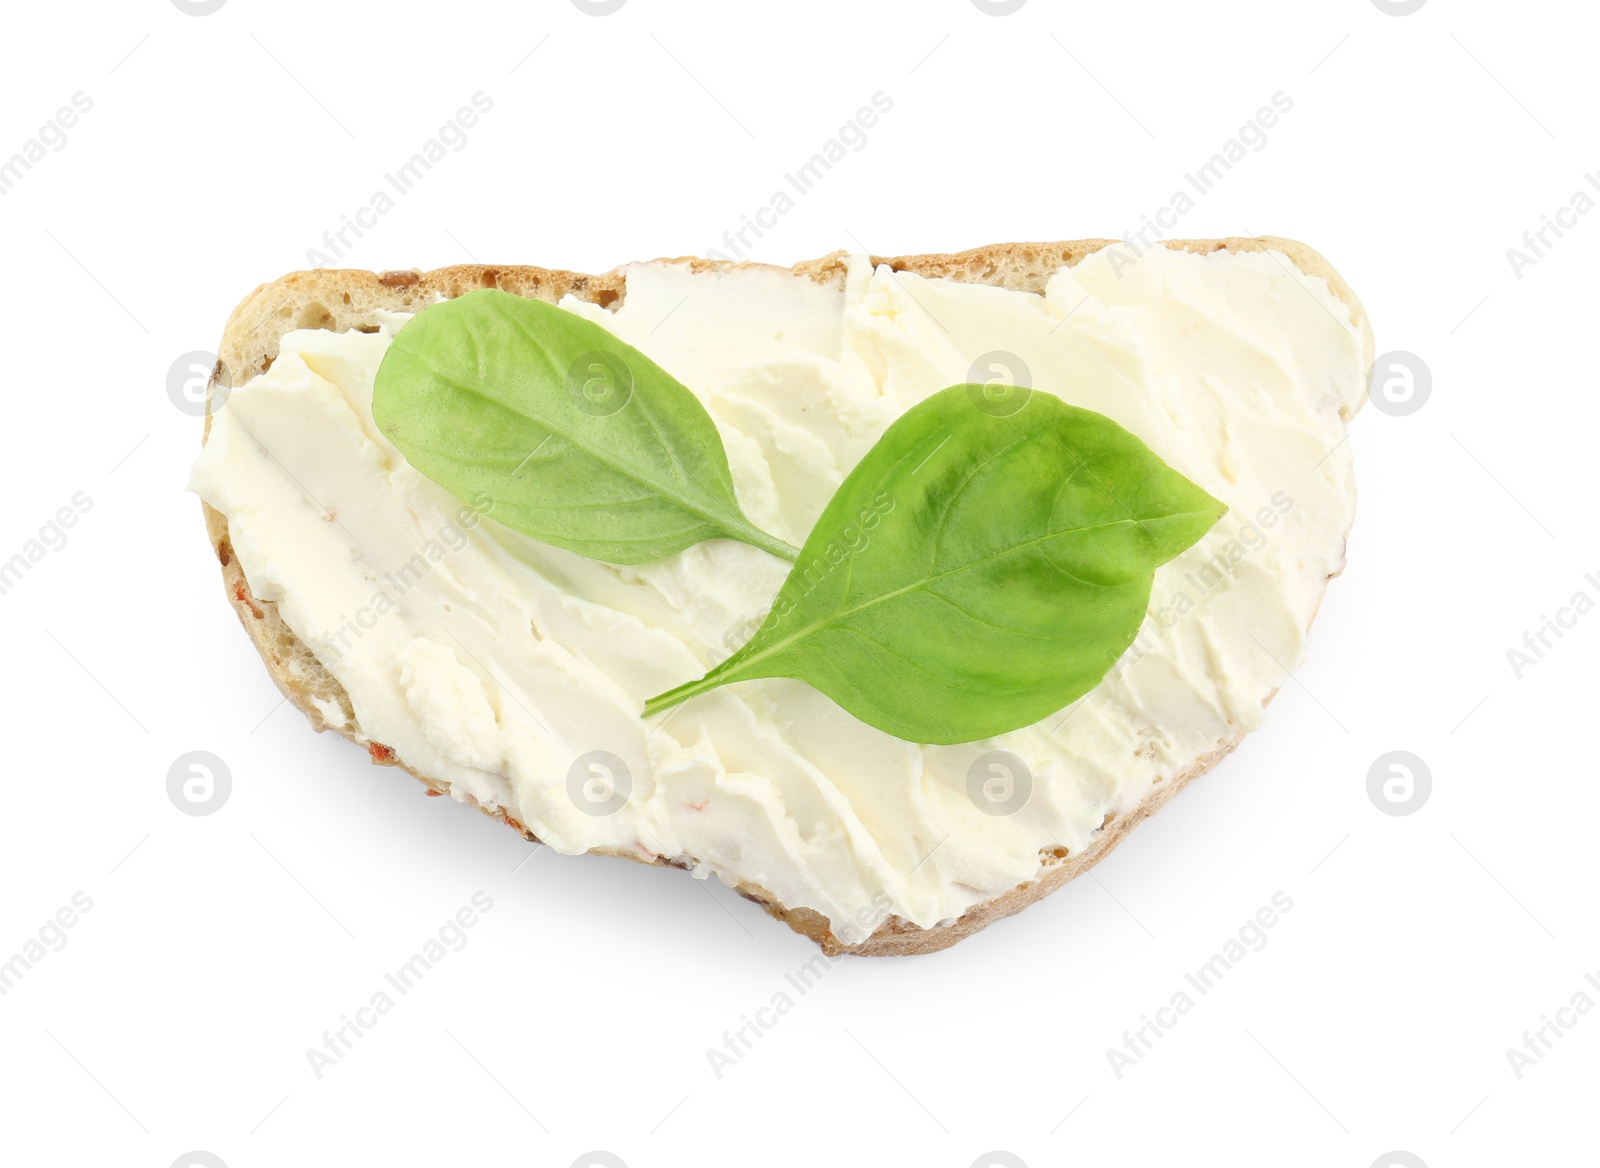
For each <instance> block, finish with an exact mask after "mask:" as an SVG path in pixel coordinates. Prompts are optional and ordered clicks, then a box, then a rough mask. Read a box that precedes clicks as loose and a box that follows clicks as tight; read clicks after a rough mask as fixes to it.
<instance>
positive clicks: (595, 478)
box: [372, 288, 795, 564]
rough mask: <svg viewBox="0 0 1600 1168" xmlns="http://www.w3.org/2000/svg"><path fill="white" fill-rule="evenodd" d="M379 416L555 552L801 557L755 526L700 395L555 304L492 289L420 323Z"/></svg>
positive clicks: (392, 365)
mask: <svg viewBox="0 0 1600 1168" xmlns="http://www.w3.org/2000/svg"><path fill="white" fill-rule="evenodd" d="M372 414H373V417H374V419H375V420H376V421H377V423H378V426H379V427H380V428H381V429H382V430H383V432H384V433H385V434H386V435H388V437H389V440H390V441H391V442H393V443H394V444H395V446H397V447H398V448H399V449H400V452H401V453H402V454H404V455H405V456H406V459H407V460H408V461H409V462H410V463H411V465H412V466H414V467H416V468H417V469H418V470H419V471H421V472H422V473H423V474H425V475H427V476H428V478H430V479H432V480H433V481H434V482H436V483H438V484H439V485H440V486H442V487H444V488H445V489H446V490H448V491H449V492H450V493H451V494H453V495H455V496H456V497H458V498H460V499H462V500H464V501H466V502H469V503H471V504H472V505H473V506H475V507H477V508H478V509H479V510H481V511H483V512H485V513H486V514H488V515H489V516H490V517H491V518H493V519H495V520H496V521H497V522H500V523H503V524H505V525H506V526H507V527H509V528H512V529H513V530H515V531H520V532H521V533H522V534H524V535H527V536H531V537H532V538H534V539H537V540H540V541H541V542H544V543H548V544H554V545H555V546H556V547H562V548H566V549H568V550H569V551H574V552H578V553H580V554H581V555H585V556H588V557H590V558H591V559H597V560H606V561H609V562H611V563H615V564H642V563H647V562H649V561H651V560H659V559H663V558H664V557H666V556H670V555H672V554H673V553H675V552H680V551H682V550H683V549H684V548H687V547H689V546H691V545H693V544H696V543H699V542H700V541H701V540H706V539H736V540H741V541H742V542H744V543H748V544H754V545H755V546H756V547H759V548H762V549H764V550H766V551H768V552H771V553H772V554H773V555H775V556H781V557H783V558H784V559H786V560H790V561H792V560H793V559H794V558H795V549H794V548H792V547H790V546H789V545H788V544H786V543H784V542H783V541H782V540H780V539H777V538H776V537H774V536H771V535H768V534H767V533H766V532H764V531H762V530H760V529H759V528H757V527H756V526H755V525H754V524H752V523H751V522H750V520H749V519H747V518H746V517H745V515H744V513H743V512H742V511H740V509H739V504H738V501H737V499H736V498H735V497H734V493H733V476H732V475H731V474H730V472H729V470H728V455H727V452H726V451H725V450H724V449H723V447H722V439H721V437H720V436H719V435H718V433H717V428H716V425H715V424H714V423H713V422H712V420H711V416H710V415H709V414H707V413H706V411H705V407H703V406H702V405H701V404H700V402H699V401H698V400H697V399H696V398H695V396H694V394H692V393H690V392H689V390H688V389H686V388H685V387H684V386H683V385H681V384H680V383H679V382H678V381H676V380H675V379H674V378H673V377H672V375H671V374H669V373H667V372H666V371H665V370H664V369H662V368H661V367H660V366H659V365H657V364H656V363H655V362H654V361H652V360H650V358H648V357H646V356H645V355H644V354H643V353H641V352H639V351H638V350H637V349H635V348H633V347H632V346H631V345H628V344H625V343H624V342H622V341H620V340H618V339H617V338H616V337H615V336H613V335H612V334H611V333H610V332H608V331H607V330H606V329H604V328H602V327H601V326H600V325H598V324H595V323H594V322H593V321H590V320H586V319H584V318H583V317H581V316H579V315H577V314H576V313H573V312H568V311H567V310H566V309H563V308H557V307H556V306H555V305H553V304H547V303H545V302H544V301H541V300H528V299H525V298H523V297H521V296H512V295H510V294H508V293H505V292H501V291H498V290H497V289H490V288H486V289H481V290H479V291H476V292H470V293H468V294H467V295H465V296H462V297H459V298H457V299H454V300H446V301H443V302H441V303H439V304H435V305H432V306H431V307H429V308H426V309H424V310H423V311H421V312H419V313H418V314H417V315H416V316H415V317H413V318H412V319H411V320H409V321H407V322H406V324H405V326H404V327H403V328H401V330H400V332H399V334H398V335H397V336H396V337H395V339H394V342H393V344H391V345H390V346H389V350H388V352H387V353H385V354H384V358H383V363H382V364H381V365H380V366H379V368H378V376H377V381H376V384H375V386H374V390H373V398H372Z"/></svg>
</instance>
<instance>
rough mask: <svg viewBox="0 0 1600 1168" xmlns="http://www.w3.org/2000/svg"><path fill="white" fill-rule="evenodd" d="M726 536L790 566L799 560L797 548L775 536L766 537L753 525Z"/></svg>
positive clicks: (765, 534) (764, 533) (766, 535)
mask: <svg viewBox="0 0 1600 1168" xmlns="http://www.w3.org/2000/svg"><path fill="white" fill-rule="evenodd" d="M728 534H729V536H730V537H731V538H733V539H736V540H738V541H739V542H740V543H747V544H750V545H751V546H753V547H758V548H760V549H761V550H762V551H764V552H767V553H768V554H770V555H774V556H777V557H778V558H779V559H780V560H787V561H788V562H789V563H791V564H792V563H794V562H795V561H796V560H798V559H799V558H800V549H799V548H797V547H794V546H793V545H791V544H787V543H785V542H784V541H783V540H781V539H779V538H778V537H777V536H775V535H768V534H767V533H766V532H764V531H762V530H761V529H760V528H759V527H757V526H756V525H755V524H753V523H752V524H750V525H748V526H747V527H744V528H742V529H740V530H738V531H731V532H729V533H728Z"/></svg>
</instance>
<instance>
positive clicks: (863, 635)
mask: <svg viewBox="0 0 1600 1168" xmlns="http://www.w3.org/2000/svg"><path fill="white" fill-rule="evenodd" d="M1017 392H1020V393H1021V394H1022V397H1021V398H1020V399H1019V398H1017V397H1016V393H1017ZM1225 510H1226V508H1224V507H1223V505H1222V504H1221V503H1219V502H1218V501H1217V500H1216V499H1213V498H1212V497H1211V496H1210V495H1208V494H1207V493H1206V492H1205V491H1203V490H1201V489H1200V488H1199V487H1197V486H1195V485H1194V484H1193V483H1191V482H1190V481H1189V480H1188V479H1186V478H1184V477H1183V476H1182V475H1180V474H1179V473H1178V472H1176V471H1174V470H1173V469H1172V468H1171V467H1169V466H1167V465H1166V464H1165V463H1164V462H1162V461H1161V459H1160V458H1158V457H1157V456H1156V455H1155V454H1154V453H1153V452H1152V451H1151V450H1150V448H1149V447H1147V446H1146V445H1145V444H1144V443H1143V442H1141V441H1139V439H1138V438H1136V437H1134V436H1133V435H1132V434H1130V433H1128V432H1127V431H1126V430H1124V429H1123V428H1122V427H1120V426H1118V425H1117V424H1116V423H1115V422H1113V421H1111V420H1110V419H1109V418H1106V417H1103V416H1101V415H1099V414H1096V413H1092V412H1090V411H1088V410H1081V409H1076V408H1074V407H1072V406H1069V405H1067V404H1066V403H1065V402H1063V401H1061V400H1060V399H1059V398H1057V397H1055V396H1053V395H1052V394H1049V393H1043V392H1034V393H1031V394H1029V393H1028V392H1027V391H1026V390H1022V391H1012V393H1011V394H1010V396H1007V397H1001V398H997V397H996V396H995V395H994V393H993V387H992V386H983V385H956V386H951V387H950V388H949V389H945V390H942V391H941V392H939V393H937V394H935V395H933V396H932V397H931V398H929V399H928V400H926V401H924V402H922V403H921V404H920V405H918V406H916V407H915V408H913V409H911V410H910V411H908V412H907V413H906V414H905V415H904V416H903V417H901V418H900V419H899V420H898V421H896V422H895V423H894V424H893V425H892V426H890V427H889V429H888V430H887V431H886V432H885V433H884V435H883V437H882V438H881V439H879V440H878V443H877V445H875V446H874V447H873V448H872V449H871V450H870V451H868V453H867V456H866V457H865V458H864V459H863V460H862V461H861V463H860V465H858V466H857V467H856V468H855V469H854V470H853V471H851V473H850V475H849V476H848V477H847V478H846V479H845V481H844V483H843V485H841V486H840V488H839V491H838V493H837V494H835V496H834V497H833V500H832V501H831V502H830V503H829V504H828V506H827V508H826V510H824V511H823V513H822V516H821V518H820V519H818V521H817V524H816V527H815V528H814V529H813V530H812V532H811V536H810V538H809V539H807V540H806V543H805V547H804V548H802V549H801V552H800V559H799V561H798V562H797V563H796V564H795V566H794V568H793V569H792V570H791V572H790V574H789V578H788V579H787V580H786V581H785V582H784V584H783V587H782V588H781V589H780V590H779V592H778V596H777V599H776V600H775V601H774V603H773V606H772V611H771V612H770V613H769V614H768V617H767V619H766V621H765V623H764V624H763V625H762V626H761V628H760V630H758V631H757V633H756V635H755V636H754V637H752V638H751V639H750V641H749V642H748V643H746V644H745V645H744V646H743V647H742V648H740V649H739V651H738V652H736V653H734V654H733V656H731V657H729V658H728V659H727V660H726V661H724V662H722V663H721V664H720V665H718V666H717V667H716V668H715V669H713V670H711V672H710V673H708V674H706V675H705V676H704V677H703V678H701V679H700V680H698V681H693V682H690V683H688V684H687V685H683V686H680V687H678V688H677V689H674V690H672V691H670V692H668V693H665V694H662V695H660V696H658V697H656V698H652V699H651V700H650V702H649V703H648V704H647V705H646V707H645V713H646V715H649V714H653V713H656V712H657V711H659V710H662V709H665V708H667V707H668V706H671V705H674V704H675V703H677V702H680V701H683V700H684V699H686V698H689V697H693V696H694V695H696V694H701V693H705V692H706V691H707V690H711V689H715V688H716V687H718V686H721V685H727V684H729V683H731V682H736V681H747V680H750V679H752V678H759V677H792V678H798V679H799V680H801V681H804V682H807V683H809V684H811V685H812V686H815V687H816V688H817V689H819V690H821V691H822V692H823V693H825V694H827V695H828V696H829V697H830V698H832V699H833V700H834V701H836V702H838V703H839V705H841V706H843V707H844V708H845V709H846V710H848V711H849V712H850V713H851V714H854V715H855V716H856V717H857V718H860V719H861V720H862V721H863V722H866V723H868V724H869V725H872V726H875V727H877V728H878V729H880V730H884V731H887V732H888V733H890V734H893V735H896V736H897V737H900V738H904V739H907V740H909V741H912V742H926V743H955V742H973V741H977V740H979V739H983V738H990V737H993V736H994V735H997V734H1002V733H1005V732H1006V731H1008V730H1015V729H1018V728H1019V727H1022V726H1029V725H1032V724H1033V723H1035V722H1037V721H1039V720H1040V719H1041V718H1044V717H1045V716H1047V715H1049V714H1050V713H1052V712H1054V711H1056V710H1059V709H1061V708H1062V707H1063V706H1066V705H1068V704H1069V703H1071V702H1073V701H1075V700H1076V699H1077V698H1079V697H1082V696H1083V695H1084V694H1086V693H1088V692H1089V690H1091V689H1093V688H1094V686H1095V685H1097V684H1098V683H1099V681H1100V679H1101V678H1102V677H1104V676H1105V674H1106V673H1107V671H1108V670H1110V668H1111V666H1112V665H1113V664H1115V663H1116V660H1117V658H1118V657H1119V656H1121V655H1122V653H1123V651H1124V650H1125V649H1127V647H1128V646H1129V645H1130V644H1131V643H1132V642H1133V638H1134V637H1135V635H1137V633H1138V630H1139V625H1140V623H1141V621H1142V620H1143V619H1144V614H1145V609H1146V608H1147V606H1148V605H1149V601H1150V587H1151V581H1152V579H1153V576H1154V573H1155V570H1156V568H1158V567H1159V566H1160V565H1162V564H1164V563H1166V562H1167V561H1168V560H1170V559H1172V557H1174V556H1176V555H1178V554H1179V553H1180V552H1182V551H1183V550H1184V549H1185V548H1187V547H1189V546H1190V545H1191V544H1193V543H1194V542H1195V541H1196V540H1198V539H1199V538H1200V537H1201V536H1203V535H1204V534H1205V533H1206V532H1207V531H1209V530H1210V529H1211V526H1212V525H1213V524H1214V523H1216V521H1217V520H1218V519H1219V518H1220V517H1221V516H1222V514H1223V512H1224V511H1225Z"/></svg>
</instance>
